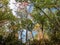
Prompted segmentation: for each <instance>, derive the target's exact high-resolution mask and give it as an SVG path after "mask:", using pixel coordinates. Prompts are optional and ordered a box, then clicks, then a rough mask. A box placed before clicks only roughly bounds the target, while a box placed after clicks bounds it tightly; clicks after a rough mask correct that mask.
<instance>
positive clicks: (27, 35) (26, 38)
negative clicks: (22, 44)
mask: <svg viewBox="0 0 60 45" xmlns="http://www.w3.org/2000/svg"><path fill="white" fill-rule="evenodd" d="M27 42H28V30H26V45H27Z"/></svg>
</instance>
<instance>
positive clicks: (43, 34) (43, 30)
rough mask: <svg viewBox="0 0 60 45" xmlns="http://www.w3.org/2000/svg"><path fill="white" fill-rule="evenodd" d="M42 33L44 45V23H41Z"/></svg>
mask: <svg viewBox="0 0 60 45" xmlns="http://www.w3.org/2000/svg"><path fill="white" fill-rule="evenodd" d="M42 33H43V42H42V43H43V45H45V41H44V23H43V22H42Z"/></svg>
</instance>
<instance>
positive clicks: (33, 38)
mask: <svg viewBox="0 0 60 45" xmlns="http://www.w3.org/2000/svg"><path fill="white" fill-rule="evenodd" d="M31 34H32V38H33V40H34V36H33V32H32V31H31Z"/></svg>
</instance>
